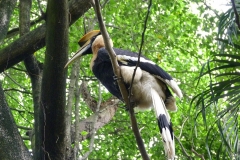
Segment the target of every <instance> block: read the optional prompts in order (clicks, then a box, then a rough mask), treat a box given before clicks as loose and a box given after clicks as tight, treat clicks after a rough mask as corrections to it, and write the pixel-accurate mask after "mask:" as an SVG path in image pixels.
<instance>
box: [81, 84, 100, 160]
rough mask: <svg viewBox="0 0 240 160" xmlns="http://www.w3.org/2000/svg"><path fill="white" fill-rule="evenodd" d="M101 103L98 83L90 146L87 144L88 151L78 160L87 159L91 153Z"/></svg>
mask: <svg viewBox="0 0 240 160" xmlns="http://www.w3.org/2000/svg"><path fill="white" fill-rule="evenodd" d="M101 103H102V94H101V84H100V82H99V81H98V104H97V110H96V114H95V117H94V121H93V125H92V127H93V129H92V135H91V139H90V144H89V151H88V152H86V153H85V154H84V155H83V157H81V158H80V160H85V159H87V158H88V156H89V155H90V153H91V152H92V151H93V146H94V140H95V138H94V137H95V134H96V129H95V124H96V122H97V119H98V113H99V108H100V105H101Z"/></svg>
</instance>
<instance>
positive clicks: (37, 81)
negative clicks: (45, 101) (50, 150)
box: [19, 0, 42, 159]
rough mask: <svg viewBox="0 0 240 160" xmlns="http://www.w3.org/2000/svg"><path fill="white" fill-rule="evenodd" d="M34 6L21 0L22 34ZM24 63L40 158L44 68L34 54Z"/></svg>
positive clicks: (33, 143)
mask: <svg viewBox="0 0 240 160" xmlns="http://www.w3.org/2000/svg"><path fill="white" fill-rule="evenodd" d="M31 7H32V0H21V1H20V3H19V31H20V36H23V35H25V34H26V33H28V32H29V31H30V23H31V22H30V11H31ZM24 65H25V67H26V69H27V72H28V75H29V77H30V79H31V84H32V96H33V106H34V131H32V136H31V146H32V151H33V156H34V159H40V157H39V154H40V150H41V148H40V146H41V145H40V139H39V137H40V134H41V133H40V131H39V114H41V113H39V108H40V91H41V82H42V78H41V77H42V69H41V67H40V64H39V62H38V61H37V60H36V58H35V56H34V55H33V54H31V55H28V56H27V57H26V58H25V59H24Z"/></svg>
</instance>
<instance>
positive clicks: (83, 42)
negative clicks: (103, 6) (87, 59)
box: [64, 30, 100, 68]
mask: <svg viewBox="0 0 240 160" xmlns="http://www.w3.org/2000/svg"><path fill="white" fill-rule="evenodd" d="M99 33H100V30H93V31H91V32H88V33H87V34H85V35H84V36H83V37H82V38H81V39H80V40H79V41H78V44H79V45H80V46H81V48H80V49H79V50H78V51H77V52H76V54H75V55H74V56H73V57H72V58H71V59H70V60H69V61H68V62H67V64H66V65H65V66H64V68H66V67H67V66H68V65H70V64H71V63H73V62H74V61H75V60H76V59H78V58H80V57H81V56H83V55H85V54H89V53H88V52H89V50H91V47H92V44H91V38H92V37H94V36H96V35H98V34H99Z"/></svg>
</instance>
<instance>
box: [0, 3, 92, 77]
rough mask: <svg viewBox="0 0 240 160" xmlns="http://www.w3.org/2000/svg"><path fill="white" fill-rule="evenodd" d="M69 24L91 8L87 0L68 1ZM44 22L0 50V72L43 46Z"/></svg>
mask: <svg viewBox="0 0 240 160" xmlns="http://www.w3.org/2000/svg"><path fill="white" fill-rule="evenodd" d="M68 6H69V15H70V16H71V18H70V20H71V21H70V25H72V24H73V23H74V22H75V21H76V20H77V19H78V18H79V17H81V16H82V15H83V14H84V13H85V12H86V11H87V10H88V9H90V8H91V5H90V3H89V0H71V1H69V3H68ZM45 33H46V23H44V24H42V25H41V26H39V27H38V28H36V29H34V30H33V31H31V32H29V33H27V34H25V35H23V36H22V37H20V38H18V39H17V40H15V41H14V42H12V43H11V44H9V45H8V46H7V47H5V48H3V49H1V50H0V56H1V58H0V73H1V72H3V71H4V70H6V69H8V68H9V67H12V66H13V65H15V64H17V63H19V62H21V61H22V60H23V59H25V58H26V57H27V56H28V55H30V54H32V53H34V52H36V51H37V50H39V49H41V48H42V47H44V46H45Z"/></svg>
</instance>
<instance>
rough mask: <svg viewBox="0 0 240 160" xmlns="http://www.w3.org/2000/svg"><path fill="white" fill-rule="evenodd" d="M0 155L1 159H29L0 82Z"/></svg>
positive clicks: (29, 156)
mask: <svg viewBox="0 0 240 160" xmlns="http://www.w3.org/2000/svg"><path fill="white" fill-rule="evenodd" d="M0 157H1V160H16V159H17V160H31V159H32V157H31V155H30V153H29V152H28V149H27V147H26V146H25V144H24V143H23V141H22V137H21V136H20V134H19V132H18V128H17V126H16V124H15V122H14V119H13V116H12V114H11V111H10V109H9V107H8V106H7V102H6V100H5V97H4V93H3V90H2V86H1V84H0Z"/></svg>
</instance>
